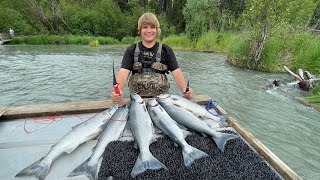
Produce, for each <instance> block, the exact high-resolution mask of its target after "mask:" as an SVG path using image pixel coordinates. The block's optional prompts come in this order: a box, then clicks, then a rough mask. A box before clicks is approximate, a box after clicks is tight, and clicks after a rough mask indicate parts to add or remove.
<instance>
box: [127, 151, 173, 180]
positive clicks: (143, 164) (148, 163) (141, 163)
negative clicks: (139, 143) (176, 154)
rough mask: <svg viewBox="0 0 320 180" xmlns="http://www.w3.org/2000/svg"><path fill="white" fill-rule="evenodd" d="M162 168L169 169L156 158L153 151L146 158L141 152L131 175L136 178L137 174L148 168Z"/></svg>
mask: <svg viewBox="0 0 320 180" xmlns="http://www.w3.org/2000/svg"><path fill="white" fill-rule="evenodd" d="M161 168H163V169H165V170H168V168H167V167H166V166H165V165H164V164H162V163H161V162H160V161H159V160H158V159H157V158H155V157H154V156H153V155H152V154H151V153H149V154H148V155H147V156H146V157H145V158H142V156H141V153H140V154H139V157H138V158H137V160H136V163H135V165H134V167H133V169H132V171H131V177H133V178H135V177H136V176H137V175H139V174H141V173H143V172H145V171H146V170H148V169H153V170H156V169H161Z"/></svg>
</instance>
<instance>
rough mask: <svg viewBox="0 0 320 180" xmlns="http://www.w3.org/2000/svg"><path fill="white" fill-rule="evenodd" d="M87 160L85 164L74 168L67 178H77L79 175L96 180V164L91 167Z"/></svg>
mask: <svg viewBox="0 0 320 180" xmlns="http://www.w3.org/2000/svg"><path fill="white" fill-rule="evenodd" d="M89 160H90V158H88V159H87V160H86V161H85V162H83V163H82V164H81V165H80V166H78V167H77V168H75V169H74V170H73V171H72V172H71V173H70V174H69V175H68V177H73V176H79V175H82V174H84V175H86V176H87V177H88V178H89V179H90V180H95V179H97V178H98V177H97V175H98V163H95V164H94V165H93V166H90V165H89Z"/></svg>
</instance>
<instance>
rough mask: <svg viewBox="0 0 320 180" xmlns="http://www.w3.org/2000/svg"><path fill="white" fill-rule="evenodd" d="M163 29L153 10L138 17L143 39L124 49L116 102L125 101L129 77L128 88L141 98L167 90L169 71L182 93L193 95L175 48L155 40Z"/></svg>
mask: <svg viewBox="0 0 320 180" xmlns="http://www.w3.org/2000/svg"><path fill="white" fill-rule="evenodd" d="M160 32H161V30H160V24H159V21H158V19H157V17H156V16H155V15H154V14H152V13H144V14H143V15H142V16H141V17H140V18H139V20H138V33H139V35H140V36H141V38H142V41H141V42H138V43H135V44H132V45H130V46H129V47H128V48H127V49H126V51H125V53H124V56H123V59H122V64H121V68H120V70H119V72H118V76H117V79H116V80H117V83H118V85H119V88H120V92H121V93H120V94H117V93H115V92H112V100H113V101H114V102H117V103H120V102H121V101H122V90H123V88H124V86H125V84H126V81H127V79H128V77H129V81H128V86H129V90H130V91H131V92H134V93H137V94H139V95H140V96H141V97H142V98H150V97H154V96H157V95H160V94H162V93H168V90H169V87H170V85H169V82H168V79H167V76H166V74H168V73H169V71H170V72H171V73H172V75H173V78H174V80H175V82H176V84H177V85H178V87H179V88H180V90H181V92H182V94H183V96H184V97H186V98H189V99H190V98H192V94H193V91H192V88H189V87H187V83H186V80H185V78H184V75H183V73H182V70H181V69H180V67H179V65H178V62H177V59H176V56H175V54H174V52H173V51H172V49H171V48H170V47H169V46H168V45H166V44H162V43H159V42H157V41H156V38H157V37H158V36H159V35H160Z"/></svg>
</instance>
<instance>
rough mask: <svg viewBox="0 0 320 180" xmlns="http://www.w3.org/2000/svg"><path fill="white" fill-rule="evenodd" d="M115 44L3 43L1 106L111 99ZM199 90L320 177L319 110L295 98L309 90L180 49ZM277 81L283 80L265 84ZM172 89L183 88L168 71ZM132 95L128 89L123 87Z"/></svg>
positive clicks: (293, 164)
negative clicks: (277, 84) (278, 83)
mask: <svg viewBox="0 0 320 180" xmlns="http://www.w3.org/2000/svg"><path fill="white" fill-rule="evenodd" d="M124 50H125V48H119V47H114V46H100V47H98V48H92V47H88V46H73V45H68V46H65V45H60V46H53V45H50V46H30V45H19V46H15V45H12V46H11V45H4V46H0V82H1V86H0V106H19V105H29V104H45V103H61V102H78V101H93V100H106V99H110V97H111V91H112V86H111V85H112V62H113V61H114V62H115V70H116V71H117V70H118V69H119V68H120V63H121V60H122V55H123V53H124ZM175 53H176V56H177V59H178V63H179V65H180V67H181V68H182V70H183V72H184V74H185V76H186V77H187V78H188V79H189V80H190V86H191V87H192V88H193V90H194V92H195V94H206V95H209V96H210V97H211V98H212V99H214V100H216V101H217V102H218V103H219V105H220V106H221V107H222V108H224V109H225V110H226V111H227V112H228V113H229V114H230V115H231V116H232V117H234V118H235V119H236V120H237V121H238V122H239V123H240V124H241V125H243V126H244V127H245V128H247V129H248V130H249V131H250V132H251V133H252V134H253V135H254V136H255V137H257V138H258V139H259V140H260V141H261V142H262V143H263V144H264V145H266V146H267V147H268V148H269V149H270V150H271V151H272V152H273V153H275V154H276V155H277V156H278V157H279V158H280V159H281V160H283V161H284V162H285V163H286V164H287V165H288V166H289V167H290V168H291V169H293V170H294V171H295V172H296V173H297V174H298V175H299V176H301V177H302V178H303V179H320V143H319V142H320V129H319V127H320V112H318V111H316V110H314V109H312V108H309V107H306V106H304V105H302V104H301V103H299V102H297V101H296V100H295V99H294V98H293V96H298V97H301V96H304V95H305V93H301V92H300V90H299V89H298V88H296V87H295V82H293V81H294V80H293V78H292V77H291V76H289V75H287V74H272V73H261V72H257V71H251V70H245V69H240V68H236V67H234V66H232V65H229V64H228V63H227V62H226V56H225V55H223V54H218V53H201V52H190V51H175ZM274 79H279V80H280V81H281V82H282V83H283V85H282V86H281V87H280V88H277V89H273V90H265V89H264V87H265V86H266V85H268V84H270V83H271V82H272V81H273V80H274ZM169 80H170V82H171V89H170V92H171V93H174V94H181V92H180V91H179V90H178V88H177V86H176V85H175V83H174V81H173V80H172V76H171V74H170V75H169ZM125 96H126V97H128V88H127V87H126V89H125Z"/></svg>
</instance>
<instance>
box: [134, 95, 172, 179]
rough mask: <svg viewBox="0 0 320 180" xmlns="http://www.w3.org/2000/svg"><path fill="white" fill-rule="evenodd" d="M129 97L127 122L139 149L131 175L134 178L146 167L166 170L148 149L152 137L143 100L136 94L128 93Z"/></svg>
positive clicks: (149, 121)
mask: <svg viewBox="0 0 320 180" xmlns="http://www.w3.org/2000/svg"><path fill="white" fill-rule="evenodd" d="M130 98H131V104H130V110H129V111H130V112H129V114H130V115H129V124H130V128H131V131H132V134H133V137H134V139H135V141H136V143H137V145H138V147H139V151H140V154H139V156H138V158H137V160H136V162H135V165H134V167H133V169H132V171H131V176H132V177H133V178H134V177H136V176H137V175H139V174H141V173H143V172H144V171H146V170H147V169H154V170H156V169H161V168H163V169H165V170H168V169H167V167H166V166H165V165H164V164H162V163H161V162H160V161H159V160H157V159H156V158H155V157H154V156H153V155H152V154H151V152H150V150H149V145H150V144H151V143H152V142H153V141H154V137H153V133H152V121H151V119H150V116H149V113H148V111H147V108H146V104H145V102H144V101H143V99H142V98H141V97H140V96H139V95H138V94H130Z"/></svg>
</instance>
